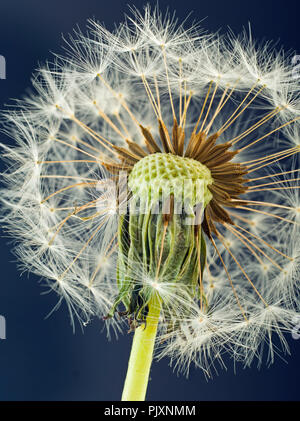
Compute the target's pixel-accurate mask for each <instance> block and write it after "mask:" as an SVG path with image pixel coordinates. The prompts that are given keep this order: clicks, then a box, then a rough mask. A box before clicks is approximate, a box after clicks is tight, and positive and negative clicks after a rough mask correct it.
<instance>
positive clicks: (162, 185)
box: [128, 153, 213, 205]
mask: <svg viewBox="0 0 300 421" xmlns="http://www.w3.org/2000/svg"><path fill="white" fill-rule="evenodd" d="M212 183H213V179H212V176H211V173H210V170H209V169H208V168H207V167H206V166H205V165H203V164H201V163H200V162H198V161H196V160H194V159H191V158H185V157H182V156H178V155H173V154H170V153H155V154H152V155H148V156H146V157H145V158H143V159H141V160H140V161H139V162H137V163H136V164H135V166H134V167H133V170H132V172H131V174H130V176H129V183H128V184H129V187H130V189H131V190H132V191H133V193H134V194H138V195H139V196H144V195H145V194H147V195H148V194H149V192H152V193H153V192H156V193H160V192H161V191H165V192H167V191H169V192H170V193H173V194H174V195H175V197H176V196H179V195H180V197H181V198H182V195H183V196H184V198H190V199H191V200H192V202H193V204H196V203H197V202H199V201H201V202H204V204H205V205H206V204H207V203H208V202H209V201H210V199H211V197H212V196H211V193H210V192H209V190H208V188H207V186H208V185H210V184H212Z"/></svg>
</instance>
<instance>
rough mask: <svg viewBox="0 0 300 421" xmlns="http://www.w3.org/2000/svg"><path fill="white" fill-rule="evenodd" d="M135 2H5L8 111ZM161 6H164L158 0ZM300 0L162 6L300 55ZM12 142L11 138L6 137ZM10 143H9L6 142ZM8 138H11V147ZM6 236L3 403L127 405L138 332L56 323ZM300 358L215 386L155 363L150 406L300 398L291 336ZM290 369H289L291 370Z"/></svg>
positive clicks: (47, 299)
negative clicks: (37, 75) (75, 40)
mask: <svg viewBox="0 0 300 421" xmlns="http://www.w3.org/2000/svg"><path fill="white" fill-rule="evenodd" d="M127 3H129V4H134V5H136V6H142V5H143V4H144V3H145V2H143V1H138V0H135V1H131V2H128V0H122V1H121V0H107V1H101V0H84V1H80V0H50V1H41V0H26V1H23V0H9V1H6V0H1V1H0V55H3V56H5V58H6V61H7V79H6V80H0V108H3V104H4V103H7V102H8V101H9V99H11V98H17V97H20V96H21V95H22V94H23V93H24V92H25V91H26V89H27V88H28V87H29V86H30V76H31V72H32V71H33V70H34V68H35V67H36V66H37V64H38V62H44V61H45V60H46V59H47V58H50V59H51V51H61V50H60V47H61V45H62V44H63V43H62V40H61V33H64V34H66V33H68V32H70V31H71V30H72V28H73V27H74V26H75V25H76V24H79V25H80V27H81V28H84V26H85V22H86V19H87V18H89V17H95V18H97V19H98V20H100V21H104V22H105V24H106V26H107V27H108V28H111V29H112V27H113V24H114V22H117V23H118V22H119V21H121V20H122V17H123V14H124V12H127V11H128V8H127ZM150 3H153V4H156V1H155V2H154V1H152V2H151V1H150ZM297 3H298V2H297V1H281V0H280V1H276V2H274V1H269V0H251V1H247V2H246V1H245V2H244V1H237V0H226V1H224V0H214V1H205V2H204V1H200V0H184V1H178V0H169V1H165V0H161V1H160V6H161V7H162V9H163V10H164V9H165V7H166V6H167V5H168V4H169V5H170V6H171V8H172V10H173V9H176V11H177V15H178V17H179V18H184V17H186V16H187V14H188V13H189V12H190V11H193V15H192V17H193V18H195V19H203V18H206V19H205V21H204V22H203V25H204V26H205V27H206V28H207V29H208V30H210V31H215V30H219V29H220V28H221V31H225V30H226V29H227V26H229V27H231V28H232V29H233V30H234V31H235V32H239V31H240V30H241V29H242V27H243V26H247V25H248V22H249V21H250V22H251V26H252V31H253V36H254V37H255V38H258V39H260V40H261V39H266V40H270V39H271V40H274V41H277V40H278V46H281V45H283V47H284V48H285V49H286V50H287V49H290V48H291V49H293V50H296V51H297V53H298V54H300V40H299V37H298V36H299V5H298V6H297ZM1 137H2V141H3V135H2V136H1ZM4 141H6V140H5V138H4ZM7 141H8V140H7ZM1 235H2V237H1V239H0V241H1V242H0V277H1V281H0V314H2V315H4V316H5V317H6V320H7V339H6V340H2V341H1V340H0V400H119V399H120V396H121V391H122V385H123V380H124V376H125V372H126V367H127V360H128V356H129V351H130V344H131V335H127V334H124V335H123V336H121V337H120V338H119V340H118V341H117V340H115V339H112V340H111V341H110V342H108V341H107V340H106V336H105V334H104V333H103V332H101V330H102V323H101V321H99V320H95V321H94V322H93V323H91V324H90V325H88V326H87V327H86V328H85V330H84V332H82V331H81V329H80V327H79V326H78V325H77V328H76V333H75V334H73V332H72V329H71V327H70V323H69V316H68V313H67V311H66V308H65V307H64V305H62V306H61V307H60V309H59V310H58V311H56V312H54V313H53V314H52V315H51V317H49V318H46V319H45V317H46V316H47V314H48V313H49V312H50V311H51V309H52V308H53V307H54V305H55V304H56V302H57V297H56V296H55V294H54V293H53V292H52V293H50V294H43V292H45V291H46V290H45V288H43V287H42V286H41V285H40V281H39V279H38V278H37V277H35V276H32V275H30V276H27V275H22V276H21V275H20V273H19V272H18V270H17V267H16V262H15V260H14V256H13V255H12V253H11V252H10V248H11V246H10V244H9V239H7V238H3V233H1ZM287 340H288V341H289V343H290V347H291V353H292V355H291V356H286V361H284V360H283V359H281V358H277V359H276V361H275V364H274V365H273V366H271V367H270V368H267V367H263V368H261V369H260V370H257V369H256V367H255V366H253V367H252V368H251V369H246V370H243V369H242V367H241V366H238V367H237V368H236V370H235V371H236V372H235V373H234V368H233V366H232V363H231V362H230V361H228V364H227V365H228V370H221V371H220V372H219V375H218V376H214V378H213V380H210V381H208V382H207V381H206V380H205V378H204V376H203V374H202V373H201V371H200V370H195V369H194V368H192V369H191V372H190V377H189V379H188V380H187V379H186V378H184V377H182V376H177V375H176V373H173V371H172V369H171V368H170V367H169V366H168V360H163V361H161V362H159V363H157V362H156V363H154V364H153V368H152V372H151V378H152V379H151V381H150V384H149V391H148V395H147V398H148V400H299V363H300V354H299V349H300V348H299V347H300V340H299V341H295V340H293V339H292V337H291V335H287ZM286 362H288V364H287V363H286Z"/></svg>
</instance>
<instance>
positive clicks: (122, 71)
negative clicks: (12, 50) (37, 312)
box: [0, 6, 300, 377]
mask: <svg viewBox="0 0 300 421" xmlns="http://www.w3.org/2000/svg"><path fill="white" fill-rule="evenodd" d="M65 41H66V46H65V52H64V54H63V55H57V56H56V58H55V61H54V64H51V65H50V64H46V65H45V66H43V67H42V68H41V69H40V70H39V71H38V72H37V73H36V74H35V75H34V77H33V80H32V84H33V92H32V93H31V94H30V95H28V96H27V97H25V98H24V99H22V100H19V101H17V102H16V104H15V108H14V110H13V111H12V110H11V109H9V111H6V112H4V131H5V133H6V134H8V135H9V136H10V137H11V138H12V139H13V142H14V144H11V143H12V142H10V144H2V145H1V149H2V152H3V157H4V159H5V160H6V162H7V164H8V166H7V170H6V171H5V172H4V174H3V178H4V183H5V185H4V186H3V188H2V190H1V197H0V200H1V221H2V223H3V225H4V226H5V229H6V230H7V232H8V234H9V235H10V236H12V237H13V238H14V240H16V243H17V246H16V248H15V253H16V255H17V256H18V258H19V261H20V262H21V263H20V266H21V269H22V270H28V271H30V272H33V273H35V274H37V275H39V276H41V277H42V278H43V279H44V280H45V283H46V285H47V286H49V287H50V288H51V289H53V290H54V291H56V292H57V293H58V294H59V297H60V298H59V301H58V304H57V306H56V308H55V309H57V308H58V307H59V305H60V304H61V302H62V301H65V302H66V305H67V307H68V309H69V311H70V313H71V315H72V316H71V317H72V323H73V324H74V323H75V322H74V319H76V318H77V319H79V321H81V322H82V323H83V324H84V325H86V324H87V323H89V321H90V320H91V319H92V318H93V317H104V318H105V319H106V322H105V323H106V325H107V327H108V331H110V330H111V329H113V330H114V331H115V332H116V333H117V332H119V331H121V330H122V329H123V328H126V329H127V328H128V327H127V326H126V321H129V323H131V325H132V326H133V325H134V326H138V325H140V324H143V323H145V320H146V319H147V312H148V308H149V302H150V300H151V299H152V298H153V297H159V299H160V300H161V302H162V310H161V315H160V319H159V329H158V332H159V335H158V340H157V355H158V357H159V358H160V357H165V356H168V357H169V358H170V359H171V362H172V363H173V364H174V366H175V367H176V368H177V369H178V370H182V371H183V372H184V373H186V374H188V371H189V367H190V364H191V363H194V364H195V365H196V367H199V368H201V369H202V370H203V372H204V374H205V375H206V376H208V377H210V376H211V374H212V372H213V371H215V370H217V367H218V366H219V367H224V362H223V357H224V356H225V355H229V356H231V357H232V358H233V359H234V360H236V361H241V362H242V363H243V364H244V365H245V366H248V365H250V364H251V363H252V362H253V361H254V360H256V361H257V363H258V365H259V364H261V363H262V361H263V360H264V357H266V360H267V362H272V361H273V360H274V357H275V355H276V354H277V353H279V349H277V348H276V347H275V345H274V341H273V338H274V335H277V337H279V342H280V343H281V347H282V350H283V352H287V350H288V343H287V340H286V336H285V334H286V333H287V332H288V331H289V329H291V328H292V326H293V320H294V318H295V316H296V315H297V314H298V313H297V312H298V311H299V298H298V297H299V295H298V294H299V281H298V280H299V267H300V266H299V245H298V238H299V224H300V196H299V194H300V193H299V192H300V190H299V178H300V175H299V156H298V154H299V151H300V149H299V144H300V143H299V138H300V136H299V134H300V128H299V127H300V119H299V118H300V111H299V110H300V101H299V82H298V81H296V80H295V79H294V78H292V69H291V68H290V65H289V62H290V60H289V59H290V57H289V56H286V55H285V54H284V52H283V51H282V50H279V51H278V50H276V49H275V47H273V46H272V44H271V43H265V44H263V45H260V44H258V43H257V42H256V41H255V40H254V38H253V35H252V33H251V28H250V29H249V30H247V31H246V30H245V31H244V32H243V33H242V34H241V35H239V36H235V35H234V34H233V33H232V32H229V34H228V35H224V36H222V35H220V34H210V33H208V32H207V31H204V30H203V29H202V28H201V26H199V25H197V24H193V25H192V26H191V27H190V28H188V23H187V21H185V22H183V23H182V24H181V23H180V22H178V20H177V18H176V15H175V14H174V15H173V14H170V13H167V14H165V15H164V14H163V13H161V12H160V10H159V9H158V8H154V9H151V8H150V7H149V6H146V7H145V8H144V10H143V11H139V10H137V9H132V10H131V14H129V15H128V16H127V17H126V18H125V21H124V23H122V24H120V25H119V26H118V27H117V28H116V29H115V30H114V31H112V32H110V31H108V30H107V29H105V28H104V27H103V26H102V25H100V24H99V23H98V22H95V21H89V24H88V30H87V32H86V33H83V32H82V31H81V30H79V29H77V30H76V31H75V32H74V33H73V34H72V35H71V36H70V37H69V38H67V39H66V40H65ZM123 173H125V176H124V177H122V174H123ZM185 179H188V180H189V181H190V182H191V184H190V187H189V188H188V189H187V190H186V191H184V194H182V191H181V190H180V189H181V184H182V185H183V184H184V183H182V181H184V180H185ZM199 180H200V181H202V187H204V188H203V189H202V190H201V192H202V193H201V192H200V195H199V194H198V191H197V193H195V191H196V184H197V182H198V181H199ZM203 184H204V186H203ZM167 187H168V188H169V193H170V194H169V196H168V198H166V197H165V196H164V195H163V193H164V189H166V188H167ZM154 193H155V194H154ZM180 199H188V200H186V201H185V200H183V204H184V205H186V206H185V207H182V206H181V205H182V203H181V201H180ZM186 202H187V203H186ZM178 204H179V205H180V206H178ZM136 209H138V210H139V211H140V212H138V213H134V210H136ZM141 209H143V210H144V211H145V212H144V213H142V212H141ZM156 209H158V212H156ZM179 209H181V213H180V212H177V211H178V210H179ZM115 313H119V315H120V317H115ZM264 344H265V345H267V346H265V349H266V350H267V352H266V355H264V352H263V349H264Z"/></svg>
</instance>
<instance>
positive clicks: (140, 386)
mask: <svg viewBox="0 0 300 421" xmlns="http://www.w3.org/2000/svg"><path fill="white" fill-rule="evenodd" d="M160 310H161V300H160V299H159V298H158V297H154V298H151V300H150V302H149V311H148V315H147V319H146V327H145V326H140V327H138V328H137V329H136V331H135V334H134V338H133V342H132V348H131V354H130V359H129V363H128V370H127V375H126V380H125V384H124V389H123V394H122V401H144V400H145V396H146V391H147V386H148V380H149V373H150V367H151V363H152V357H153V349H154V344H155V338H156V332H157V326H158V320H159V314H160Z"/></svg>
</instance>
